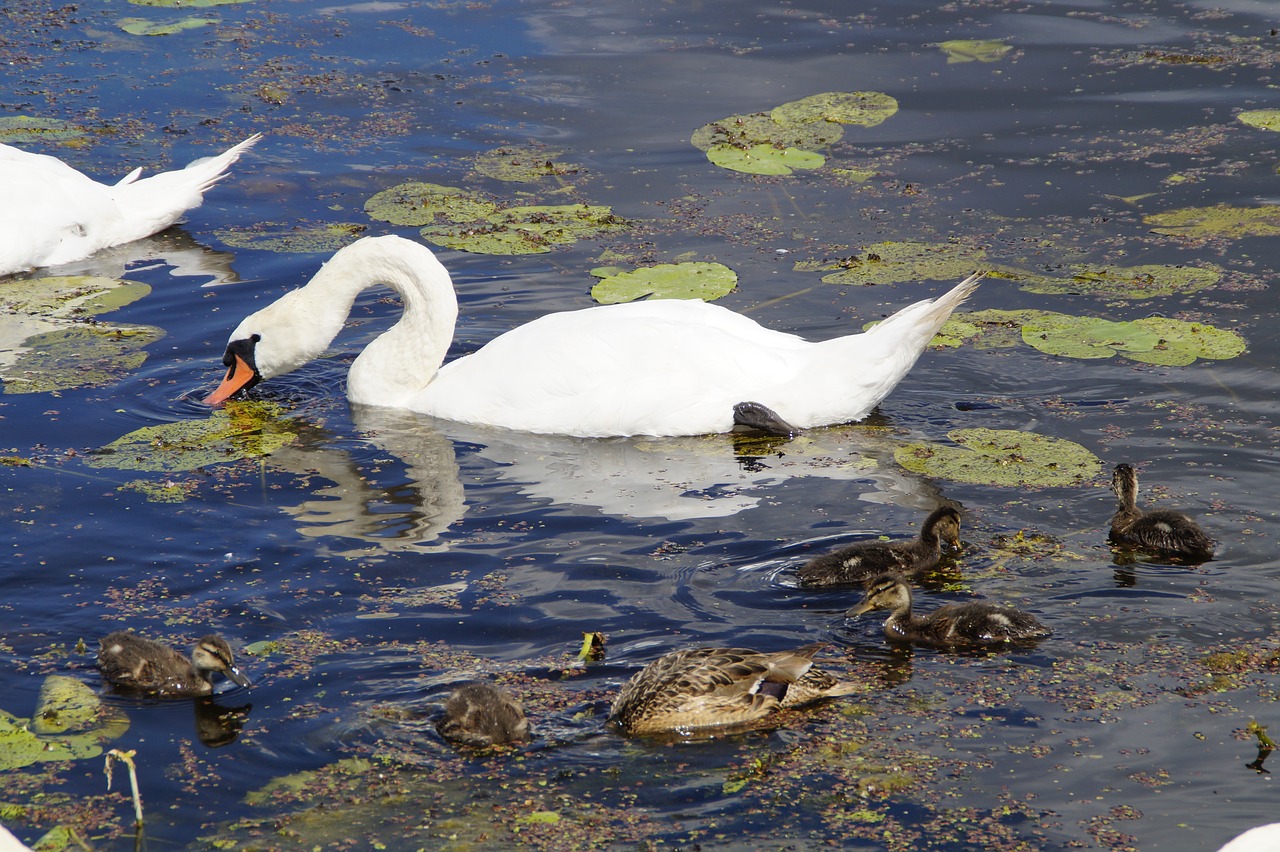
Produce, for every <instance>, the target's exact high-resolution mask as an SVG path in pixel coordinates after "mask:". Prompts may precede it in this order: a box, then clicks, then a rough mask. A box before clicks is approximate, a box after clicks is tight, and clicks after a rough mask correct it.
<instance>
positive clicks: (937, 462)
mask: <svg viewBox="0 0 1280 852" xmlns="http://www.w3.org/2000/svg"><path fill="white" fill-rule="evenodd" d="M947 438H949V439H950V440H951V441H952V442H953V444H933V443H915V444H907V445H905V446H901V447H898V448H897V449H896V450H894V453H893V457H894V460H895V461H897V462H898V464H900V465H902V466H903V467H905V468H906V469H907V470H910V471H913V472H915V473H920V474H924V475H926V476H933V477H938V478H940V479H950V480H954V481H958V482H971V483H976V484H980V485H999V486H1021V487H1028V486H1031V487H1056V486H1068V485H1077V484H1079V483H1081V482H1084V481H1085V480H1088V479H1092V478H1093V477H1096V476H1097V475H1098V474H1099V473H1100V472H1101V470H1102V460H1101V459H1099V458H1098V457H1097V456H1095V455H1094V454H1093V453H1091V452H1090V451H1089V450H1087V449H1085V448H1084V447H1082V446H1080V445H1079V444H1076V443H1074V442H1072V441H1066V440H1063V439H1061V438H1050V437H1047V436H1045V435H1037V434H1035V433H1034V432H1023V431H1021V430H1017V429H956V430H954V431H951V432H948V433H947Z"/></svg>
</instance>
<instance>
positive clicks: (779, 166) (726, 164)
mask: <svg viewBox="0 0 1280 852" xmlns="http://www.w3.org/2000/svg"><path fill="white" fill-rule="evenodd" d="M707 159H708V160H710V161H711V162H712V163H715V164H716V165H717V166H720V167H721V168H722V169H732V170H733V171H735V172H745V173H746V174H750V175H789V174H791V173H792V172H793V171H795V170H796V169H820V168H822V164H823V163H825V162H826V161H827V158H826V157H824V156H822V155H821V154H815V153H813V152H812V151H802V150H800V149H799V148H776V147H774V146H773V145H751V146H748V147H746V148H739V147H737V146H735V145H713V146H712V147H711V149H710V150H708V151H707Z"/></svg>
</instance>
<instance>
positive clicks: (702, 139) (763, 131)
mask: <svg viewBox="0 0 1280 852" xmlns="http://www.w3.org/2000/svg"><path fill="white" fill-rule="evenodd" d="M842 136H844V128H843V127H842V126H841V125H840V124H838V123H836V122H832V121H802V122H796V123H790V122H788V123H785V124H783V123H779V122H777V121H774V120H773V119H772V118H771V117H770V116H769V114H768V113H763V112H757V113H752V114H751V115H731V116H728V117H727V118H722V119H720V120H719V121H713V122H710V123H709V124H704V125H702V126H701V127H699V128H698V129H697V130H695V131H693V136H692V137H690V140H689V141H690V142H692V143H693V147H695V148H697V149H698V150H700V151H708V152H709V151H710V150H711V149H712V148H718V147H721V146H729V147H733V148H750V147H753V146H755V145H771V146H773V147H775V148H799V149H800V150H802V151H812V150H814V149H815V148H825V147H826V146H828V145H830V144H832V143H833V142H839V141H840V138H841V137H842Z"/></svg>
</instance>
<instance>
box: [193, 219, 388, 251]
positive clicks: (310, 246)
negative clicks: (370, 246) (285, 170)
mask: <svg viewBox="0 0 1280 852" xmlns="http://www.w3.org/2000/svg"><path fill="white" fill-rule="evenodd" d="M366 230H368V228H367V227H366V226H365V225H357V224H355V223H354V222H306V223H294V224H284V223H281V222H256V223H254V224H252V225H248V226H246V227H243V228H228V229H224V230H219V231H215V232H214V233H215V234H216V235H217V237H218V239H220V240H222V242H224V243H225V244H227V245H229V246H231V247H232V248H243V249H257V250H259V251H273V252H280V253H289V252H296V253H300V254H302V253H305V254H329V253H331V252H335V251H337V250H338V249H340V248H342V247H343V246H347V245H350V244H351V243H353V242H355V241H356V240H358V239H360V238H361V237H363V236H364V235H365V233H364V232H365V231H366Z"/></svg>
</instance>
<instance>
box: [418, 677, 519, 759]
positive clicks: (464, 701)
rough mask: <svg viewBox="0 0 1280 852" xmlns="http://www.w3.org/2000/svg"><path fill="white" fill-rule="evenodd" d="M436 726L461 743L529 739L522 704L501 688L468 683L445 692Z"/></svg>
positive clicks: (478, 743)
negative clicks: (447, 692) (441, 715)
mask: <svg viewBox="0 0 1280 852" xmlns="http://www.w3.org/2000/svg"><path fill="white" fill-rule="evenodd" d="M436 730H437V731H439V732H440V736H442V737H444V738H445V739H447V740H452V741H454V742H458V743H462V744H464V745H471V746H490V745H500V744H502V743H513V742H520V741H523V740H527V739H529V720H528V719H526V718H525V716H524V708H523V707H521V706H520V704H519V703H518V702H517V701H516V700H515V699H513V698H512V697H511V696H510V695H508V694H507V693H506V692H505V691H504V690H501V689H498V688H497V687H495V686H490V685H489V684H487V683H468V684H466V685H464V686H460V687H458V688H457V689H455V690H453V692H451V693H449V697H448V698H447V699H445V702H444V716H443V717H442V718H441V719H440V721H439V722H437V723H436Z"/></svg>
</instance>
